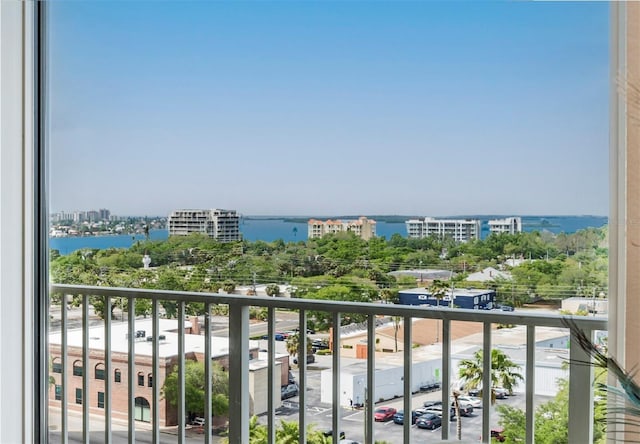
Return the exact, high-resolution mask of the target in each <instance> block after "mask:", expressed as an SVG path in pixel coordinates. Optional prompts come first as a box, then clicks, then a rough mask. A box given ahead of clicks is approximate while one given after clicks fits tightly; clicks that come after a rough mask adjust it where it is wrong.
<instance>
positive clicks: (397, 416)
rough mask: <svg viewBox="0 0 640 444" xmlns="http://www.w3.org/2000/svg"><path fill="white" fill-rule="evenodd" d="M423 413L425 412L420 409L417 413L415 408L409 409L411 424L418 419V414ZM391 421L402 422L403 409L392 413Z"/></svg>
mask: <svg viewBox="0 0 640 444" xmlns="http://www.w3.org/2000/svg"><path fill="white" fill-rule="evenodd" d="M424 413H425V412H422V411H421V412H420V413H418V411H417V410H411V424H415V423H416V419H418V416H421V415H422V414H424ZM393 422H394V423H396V424H404V410H398V411H397V412H396V413H395V414H394V415H393Z"/></svg>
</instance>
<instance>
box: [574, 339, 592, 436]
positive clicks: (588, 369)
mask: <svg viewBox="0 0 640 444" xmlns="http://www.w3.org/2000/svg"><path fill="white" fill-rule="evenodd" d="M585 334H586V335H587V337H588V338H589V339H591V340H593V332H592V331H590V330H589V331H585ZM585 362H591V357H590V356H589V355H588V354H587V353H586V352H585V351H584V350H583V349H582V347H580V345H578V343H577V341H571V344H570V349H569V444H581V443H587V442H593V386H592V381H593V366H592V365H585V364H584V363H585Z"/></svg>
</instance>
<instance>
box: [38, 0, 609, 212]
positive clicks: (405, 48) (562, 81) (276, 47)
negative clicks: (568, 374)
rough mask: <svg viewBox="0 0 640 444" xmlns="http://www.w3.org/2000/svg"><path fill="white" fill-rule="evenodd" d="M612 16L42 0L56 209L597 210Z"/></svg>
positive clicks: (552, 5)
mask: <svg viewBox="0 0 640 444" xmlns="http://www.w3.org/2000/svg"><path fill="white" fill-rule="evenodd" d="M608 17H609V11H608V5H607V4H606V3H599V2H596V3H591V2H590V3H557V2H534V3H528V2H442V3H441V2H427V1H425V2H294V1H282V2H237V3H230V2H205V1H186V2H172V1H158V2H155V1H146V2H145V1H127V2H125V1H121V2H93V1H90V2H80V1H59V2H53V3H52V7H51V25H50V31H51V38H50V58H51V69H50V72H51V78H50V89H51V106H50V109H51V124H50V129H51V156H50V165H51V177H50V179H51V196H50V202H51V210H52V211H63V210H64V211H73V210H88V209H97V208H109V209H111V211H112V213H114V214H119V215H166V214H168V213H169V212H170V211H171V210H173V209H177V208H230V209H236V210H238V211H239V212H240V213H243V214H246V215H252V214H253V215H255V214H287V215H331V214H336V215H339V214H368V215H372V214H410V215H424V216H427V215H430V216H443V215H460V214H521V215H525V214H539V215H554V214H600V215H606V214H607V213H608V202H609V196H608V194H609V191H608V100H609V48H608V45H609V18H608Z"/></svg>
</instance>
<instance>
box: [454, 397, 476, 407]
mask: <svg viewBox="0 0 640 444" xmlns="http://www.w3.org/2000/svg"><path fill="white" fill-rule="evenodd" d="M458 402H459V403H461V404H471V407H473V408H474V409H481V408H482V399H481V398H476V397H475V396H458Z"/></svg>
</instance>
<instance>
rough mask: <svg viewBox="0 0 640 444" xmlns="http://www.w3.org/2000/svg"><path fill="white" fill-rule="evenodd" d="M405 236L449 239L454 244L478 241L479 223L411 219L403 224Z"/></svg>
mask: <svg viewBox="0 0 640 444" xmlns="http://www.w3.org/2000/svg"><path fill="white" fill-rule="evenodd" d="M405 224H406V225H407V235H408V237H409V238H412V239H422V238H425V237H432V236H435V237H438V238H446V237H450V238H451V239H453V240H455V241H456V242H467V241H470V240H472V239H480V227H481V222H480V220H478V219H434V218H433V217H425V218H424V219H411V220H408V221H406V222H405Z"/></svg>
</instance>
